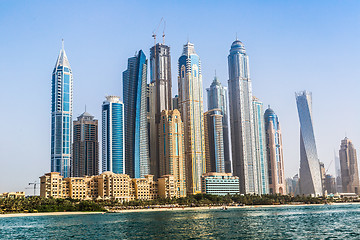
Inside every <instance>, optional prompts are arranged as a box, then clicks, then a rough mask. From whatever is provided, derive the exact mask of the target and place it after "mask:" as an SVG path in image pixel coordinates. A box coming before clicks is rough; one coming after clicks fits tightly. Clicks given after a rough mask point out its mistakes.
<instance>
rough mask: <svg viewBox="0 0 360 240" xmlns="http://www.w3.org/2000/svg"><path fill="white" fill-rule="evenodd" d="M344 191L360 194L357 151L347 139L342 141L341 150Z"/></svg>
mask: <svg viewBox="0 0 360 240" xmlns="http://www.w3.org/2000/svg"><path fill="white" fill-rule="evenodd" d="M339 157H340V166H341V180H342V190H343V192H345V193H356V194H359V193H360V184H359V169H358V164H357V156H356V149H355V148H354V145H353V144H352V141H351V140H350V139H348V138H347V137H345V138H344V140H342V141H341V146H340V150H339Z"/></svg>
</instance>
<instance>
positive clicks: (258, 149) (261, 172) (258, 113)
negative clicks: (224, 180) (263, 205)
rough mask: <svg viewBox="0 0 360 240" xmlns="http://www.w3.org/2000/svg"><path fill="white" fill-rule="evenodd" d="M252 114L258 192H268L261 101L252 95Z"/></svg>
mask: <svg viewBox="0 0 360 240" xmlns="http://www.w3.org/2000/svg"><path fill="white" fill-rule="evenodd" d="M253 111H254V113H253V116H254V134H255V156H256V164H257V170H258V171H257V178H258V179H257V182H258V188H259V194H268V193H269V181H268V166H267V155H266V140H265V126H264V125H265V124H264V111H263V103H262V102H261V101H260V100H259V99H258V98H256V97H253Z"/></svg>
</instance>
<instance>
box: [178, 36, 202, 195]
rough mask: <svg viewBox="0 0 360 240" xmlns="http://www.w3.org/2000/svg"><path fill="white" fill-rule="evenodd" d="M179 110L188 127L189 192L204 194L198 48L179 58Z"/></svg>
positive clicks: (187, 49)
mask: <svg viewBox="0 0 360 240" xmlns="http://www.w3.org/2000/svg"><path fill="white" fill-rule="evenodd" d="M178 64H179V76H178V89H179V100H178V103H179V108H180V113H181V117H182V121H183V123H184V145H185V164H186V173H187V179H186V184H187V187H186V189H187V191H188V193H189V194H196V193H201V176H202V174H203V173H205V166H206V165H205V154H204V153H205V141H204V115H203V112H204V111H203V96H202V94H203V93H202V91H203V90H202V89H203V88H202V86H203V85H202V74H201V63H200V58H199V56H198V55H197V54H196V53H195V48H194V44H192V43H189V42H188V43H187V44H185V45H184V50H183V54H182V56H181V57H180V58H179V62H178Z"/></svg>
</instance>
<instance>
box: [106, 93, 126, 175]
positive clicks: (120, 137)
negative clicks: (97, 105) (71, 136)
mask: <svg viewBox="0 0 360 240" xmlns="http://www.w3.org/2000/svg"><path fill="white" fill-rule="evenodd" d="M124 155H125V143H124V104H123V103H122V102H121V101H120V99H119V97H116V96H106V100H105V101H104V102H103V105H102V171H103V172H105V171H110V172H113V173H118V174H125V157H124Z"/></svg>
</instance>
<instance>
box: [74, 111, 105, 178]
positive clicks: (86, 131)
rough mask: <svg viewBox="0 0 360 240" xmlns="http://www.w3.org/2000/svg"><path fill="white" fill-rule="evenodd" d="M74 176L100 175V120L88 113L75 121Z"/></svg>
mask: <svg viewBox="0 0 360 240" xmlns="http://www.w3.org/2000/svg"><path fill="white" fill-rule="evenodd" d="M72 160H73V164H72V169H71V171H72V174H71V175H72V176H73V177H83V176H94V175H98V174H99V141H98V120H96V119H94V116H92V115H91V114H89V113H88V112H84V113H83V114H81V115H80V116H79V117H78V119H77V121H74V143H73V159H72Z"/></svg>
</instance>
